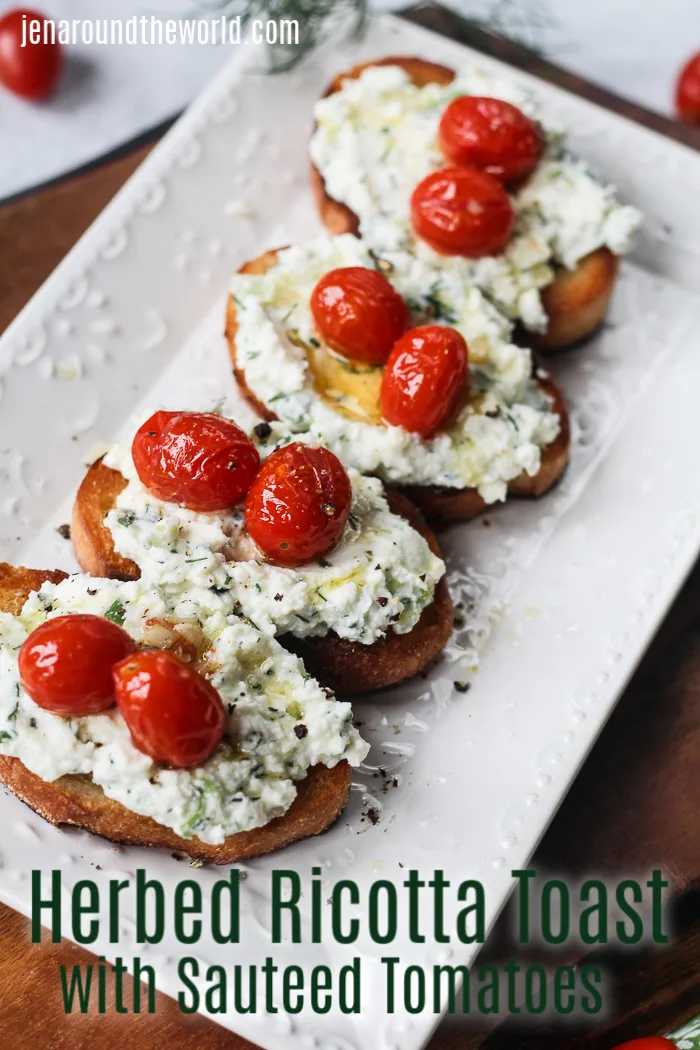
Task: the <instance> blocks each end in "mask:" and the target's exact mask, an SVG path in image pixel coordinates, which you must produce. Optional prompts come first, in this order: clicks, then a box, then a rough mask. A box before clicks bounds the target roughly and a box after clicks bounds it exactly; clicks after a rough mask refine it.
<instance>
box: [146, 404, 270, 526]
mask: <svg viewBox="0 0 700 1050" xmlns="http://www.w3.org/2000/svg"><path fill="white" fill-rule="evenodd" d="M131 453H132V456H133V457H134V466H135V467H136V472H137V474H138V476H139V477H140V479H141V481H142V482H143V484H144V485H145V486H146V488H147V489H148V491H149V492H152V493H153V495H154V496H157V497H158V499H161V500H164V501H165V502H168V503H178V504H179V505H180V506H181V507H189V509H190V510H200V511H208V510H224V509H225V508H226V507H232V506H233V505H234V504H235V503H238V502H239V501H240V500H241V499H242V498H243V496H245V494H246V492H247V491H248V489H249V487H250V483H251V481H252V480H253V478H254V477H255V473H256V471H257V469H258V467H259V466H260V456H259V455H258V450H257V449H256V447H255V445H254V444H253V442H252V441H251V440H250V438H249V437H248V436H247V435H246V434H245V433H244V432H243V431H242V430H241V428H240V427H237V426H236V424H235V423H233V422H231V420H230V419H224V418H223V417H222V416H217V415H216V414H215V413H213V412H156V413H155V415H153V416H151V418H150V419H148V420H146V422H145V423H144V424H143V426H142V427H141V429H140V430H139V431H138V432H137V434H136V437H135V438H134V442H133V445H132V446H131Z"/></svg>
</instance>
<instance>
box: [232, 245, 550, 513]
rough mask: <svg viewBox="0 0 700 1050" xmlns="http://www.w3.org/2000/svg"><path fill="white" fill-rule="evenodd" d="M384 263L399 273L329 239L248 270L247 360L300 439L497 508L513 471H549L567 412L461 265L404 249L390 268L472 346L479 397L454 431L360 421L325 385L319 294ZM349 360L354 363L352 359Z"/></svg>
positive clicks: (250, 379)
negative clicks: (313, 351)
mask: <svg viewBox="0 0 700 1050" xmlns="http://www.w3.org/2000/svg"><path fill="white" fill-rule="evenodd" d="M374 265H378V266H379V267H380V268H382V269H383V271H384V272H387V267H386V266H385V265H384V264H383V261H382V260H381V259H377V257H376V256H375V255H374V254H373V253H372V251H371V249H370V248H369V247H368V246H367V245H366V244H365V243H363V242H362V241H360V240H359V239H358V238H356V237H353V236H351V235H349V234H345V235H343V236H341V237H331V236H330V235H328V234H324V235H322V236H321V237H319V238H317V239H316V240H315V241H312V242H311V243H309V244H306V245H304V246H295V247H292V248H287V249H285V250H284V251H281V252H280V253H279V256H278V263H277V265H276V266H274V267H273V268H272V269H270V270H268V271H267V273H265V274H236V275H235V276H234V278H233V281H232V284H231V291H232V293H233V295H234V296H235V299H236V302H237V323H238V330H237V335H236V360H237V364H238V367H239V368H240V369H241V370H242V372H243V373H244V375H245V379H246V382H247V384H248V386H249V387H250V389H251V390H252V391H253V393H254V394H255V396H256V397H257V398H258V399H259V400H260V401H261V402H263V403H264V404H266V405H268V406H269V407H270V408H271V409H272V411H274V412H275V413H276V415H277V416H278V417H279V418H280V420H281V421H282V423H283V424H284V426H285V427H287V428H288V431H289V434H293V435H294V437H295V438H296V439H297V440H301V441H309V442H318V443H320V444H323V445H325V446H326V447H327V448H330V449H331V450H332V451H333V452H335V453H336V455H338V456H339V457H340V459H342V460H343V461H344V462H345V463H346V464H347V465H348V466H350V467H355V468H356V469H357V470H359V471H361V472H363V473H371V474H377V475H379V477H381V478H382V479H383V480H385V481H387V482H390V483H397V484H404V485H440V486H446V487H450V488H477V489H478V490H479V493H480V494H481V496H482V497H483V498H484V499H485V500H486V502H487V503H491V502H493V501H494V500H500V499H504V498H505V495H506V487H507V484H508V482H509V481H510V480H511V479H512V478H515V477H517V475H519V474H521V473H522V472H523V471H525V472H526V473H527V474H530V475H534V474H536V473H537V471H538V470H539V466H540V458H541V449H542V448H543V447H544V446H546V445H548V444H549V443H550V442H552V441H553V440H554V438H555V437H556V435H557V433H558V431H559V417H558V416H557V415H555V414H554V413H553V412H552V411H551V410H550V409H551V406H550V403H549V400H548V399H547V398H546V397H545V395H544V394H543V393H542V392H541V390H540V388H539V386H538V385H537V383H536V382H535V381H534V380H533V379H532V359H531V355H530V352H529V351H528V350H525V349H522V348H521V347H518V346H515V345H514V344H513V343H511V342H510V334H511V325H510V323H509V322H508V320H507V319H506V318H504V317H503V316H502V315H501V314H500V313H499V312H498V310H496V309H495V307H493V306H491V304H490V303H489V302H488V300H487V299H486V298H485V296H484V295H483V293H482V292H480V291H479V289H478V288H476V287H474V285H471V284H468V283H466V282H465V280H464V275H463V274H460V273H459V272H458V271H457V270H456V269H454V268H450V269H446V270H444V271H436V270H434V269H432V268H431V267H430V265H429V264H428V263H426V262H425V261H424V260H423V259H420V258H418V257H416V256H414V255H410V254H408V253H405V252H395V253H392V255H391V262H390V263H389V264H388V268H389V271H390V272H387V276H388V277H389V279H390V280H391V282H392V284H393V285H394V286H395V287H396V289H397V290H398V291H399V292H400V293H401V294H402V295H403V296H404V298H405V299H406V301H407V302H408V303H409V305H410V307H411V309H412V312H413V318H414V321H416V323H420V322H422V321H425V320H433V321H436V322H438V323H444V324H450V325H451V326H452V327H454V328H456V329H457V330H458V331H459V332H461V333H462V335H463V336H464V338H465V339H466V341H467V344H468V347H469V374H470V385H471V387H470V388H471V394H470V398H469V401H468V403H467V404H465V406H464V408H463V409H462V410H461V411H460V412H459V414H458V415H457V417H456V418H455V419H454V421H453V422H452V423H451V424H450V426H449V427H448V428H447V429H446V430H444V431H442V432H440V433H438V434H437V435H436V436H434V437H432V438H430V439H428V440H424V439H422V438H421V437H420V436H419V435H417V434H413V433H409V432H408V431H406V430H403V429H402V428H400V427H391V426H384V425H381V424H375V423H368V422H365V421H363V420H361V419H354V418H348V417H347V416H346V415H343V414H341V413H340V412H339V411H338V410H337V408H336V407H335V405H334V404H332V403H329V402H328V401H326V400H325V399H324V398H323V397H321V396H320V394H319V393H318V392H317V390H316V389H315V388H314V383H313V377H312V375H311V372H310V368H309V361H308V355H307V352H306V350H305V349H304V345H305V344H306V345H307V346H314V345H315V346H320V345H321V342H320V336H319V334H318V332H317V331H316V330H315V328H314V324H313V318H312V315H311V311H310V309H309V305H308V304H309V297H310V295H311V292H312V290H313V288H314V286H315V284H316V282H317V281H318V280H319V278H320V277H321V276H322V275H323V274H324V273H327V272H328V271H329V270H332V269H334V268H335V267H341V266H374ZM344 367H347V368H349V369H350V370H352V368H353V365H352V362H345V365H344Z"/></svg>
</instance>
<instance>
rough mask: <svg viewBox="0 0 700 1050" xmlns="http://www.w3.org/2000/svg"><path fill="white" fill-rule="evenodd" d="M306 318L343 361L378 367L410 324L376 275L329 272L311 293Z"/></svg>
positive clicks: (351, 269) (354, 269)
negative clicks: (311, 316) (346, 358)
mask: <svg viewBox="0 0 700 1050" xmlns="http://www.w3.org/2000/svg"><path fill="white" fill-rule="evenodd" d="M311 313H312V314H313V318H314V321H315V322H316V327H317V328H318V330H319V332H320V333H321V336H322V337H323V340H324V342H326V343H327V344H328V346H330V347H331V348H332V349H333V350H337V351H338V353H339V354H343V356H344V357H350V358H353V359H354V360H356V361H364V362H366V363H367V364H369V365H383V364H384V362H385V361H386V359H387V357H388V356H389V354H390V353H391V348H392V346H393V345H394V343H395V342H396V340H397V339H398V338H399V337H400V336H402V335H403V333H404V332H405V331H406V329H407V328H408V326H409V324H410V322H411V315H410V313H409V310H408V307H407V306H406V303H405V302H404V301H403V299H402V298H401V296H400V295H399V293H398V292H397V291H396V290H395V289H394V288H393V287H392V285H391V284H390V283H389V281H387V279H386V277H384V276H382V274H381V273H377V271H376V270H370V269H367V268H366V267H364V266H346V267H342V268H341V269H338V270H331V271H330V273H327V274H325V275H324V276H323V277H322V278H321V280H320V281H319V282H318V284H317V285H316V287H315V288H314V290H313V292H312V293H311Z"/></svg>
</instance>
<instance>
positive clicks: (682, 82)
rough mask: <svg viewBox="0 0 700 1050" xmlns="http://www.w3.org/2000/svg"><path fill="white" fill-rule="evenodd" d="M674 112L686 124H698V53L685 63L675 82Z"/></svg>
mask: <svg viewBox="0 0 700 1050" xmlns="http://www.w3.org/2000/svg"><path fill="white" fill-rule="evenodd" d="M676 112H677V113H678V116H679V117H680V118H681V120H684V121H686V123H688V124H700V51H698V52H697V53H696V54H694V55H693V57H692V58H691V59H689V60H688V62H686V64H685V65H684V67H683V69H682V70H681V73H680V76H679V77H678V80H677V82H676Z"/></svg>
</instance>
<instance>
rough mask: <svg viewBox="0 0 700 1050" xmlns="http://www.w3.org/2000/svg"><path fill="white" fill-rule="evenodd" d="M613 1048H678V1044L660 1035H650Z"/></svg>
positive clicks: (622, 1049)
mask: <svg viewBox="0 0 700 1050" xmlns="http://www.w3.org/2000/svg"><path fill="white" fill-rule="evenodd" d="M613 1050H676V1044H675V1043H673V1042H671V1040H670V1039H663V1038H662V1037H661V1036H660V1035H648V1036H645V1037H644V1038H643V1039H631V1040H630V1042H629V1043H619V1044H618V1045H617V1046H616V1047H614V1048H613Z"/></svg>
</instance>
